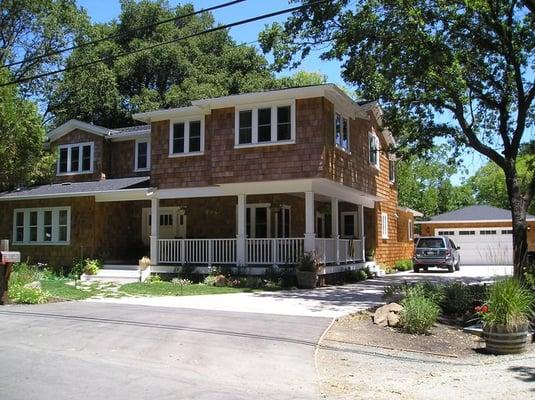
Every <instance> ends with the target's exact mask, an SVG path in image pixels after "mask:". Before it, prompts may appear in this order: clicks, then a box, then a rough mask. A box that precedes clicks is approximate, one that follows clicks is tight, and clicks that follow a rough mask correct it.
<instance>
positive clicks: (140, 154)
mask: <svg viewBox="0 0 535 400" xmlns="http://www.w3.org/2000/svg"><path fill="white" fill-rule="evenodd" d="M136 154H137V159H136V169H140V170H141V169H148V168H149V143H148V142H138V143H137V149H136Z"/></svg>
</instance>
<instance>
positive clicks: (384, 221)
mask: <svg viewBox="0 0 535 400" xmlns="http://www.w3.org/2000/svg"><path fill="white" fill-rule="evenodd" d="M381 239H388V214H387V213H385V212H382V213H381Z"/></svg>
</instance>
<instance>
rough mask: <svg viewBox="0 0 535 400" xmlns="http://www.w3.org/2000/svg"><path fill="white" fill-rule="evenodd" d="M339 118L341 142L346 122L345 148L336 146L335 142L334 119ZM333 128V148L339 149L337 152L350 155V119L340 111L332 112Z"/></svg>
mask: <svg viewBox="0 0 535 400" xmlns="http://www.w3.org/2000/svg"><path fill="white" fill-rule="evenodd" d="M337 116H339V117H340V129H341V130H340V138H341V140H342V142H343V133H344V121H347V147H344V146H342V145H340V144H338V143H337V142H336V117H337ZM333 126H334V129H333V132H334V137H333V141H334V147H335V148H337V149H339V150H342V151H344V152H346V153H348V154H351V123H350V118H349V117H348V116H347V115H345V114H344V113H343V112H341V111H340V110H338V109H336V108H335V110H334V120H333Z"/></svg>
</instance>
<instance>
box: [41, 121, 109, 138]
mask: <svg viewBox="0 0 535 400" xmlns="http://www.w3.org/2000/svg"><path fill="white" fill-rule="evenodd" d="M75 129H80V130H81V131H84V132H88V133H92V134H94V135H97V136H106V135H109V134H110V129H108V128H105V127H103V126H98V125H93V124H88V123H87V122H83V121H79V120H77V119H71V120H69V121H67V122H65V123H64V124H63V125H60V126H58V127H57V128H55V129H53V130H51V131H50V132H48V134H47V137H48V139H49V140H50V142H54V141H56V140H58V139H59V138H61V137H63V136H65V135H66V134H68V133H70V132H72V131H74V130H75Z"/></svg>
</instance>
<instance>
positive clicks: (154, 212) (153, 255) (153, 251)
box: [150, 198, 160, 265]
mask: <svg viewBox="0 0 535 400" xmlns="http://www.w3.org/2000/svg"><path fill="white" fill-rule="evenodd" d="M150 210H151V211H150V214H151V217H150V218H151V224H150V263H151V265H158V262H159V254H158V236H159V235H160V232H159V231H160V199H156V198H153V199H151V200H150Z"/></svg>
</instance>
